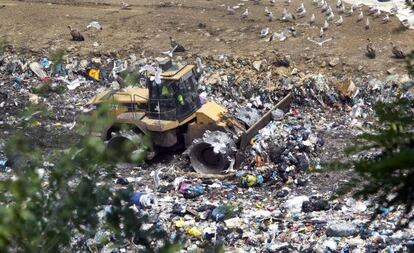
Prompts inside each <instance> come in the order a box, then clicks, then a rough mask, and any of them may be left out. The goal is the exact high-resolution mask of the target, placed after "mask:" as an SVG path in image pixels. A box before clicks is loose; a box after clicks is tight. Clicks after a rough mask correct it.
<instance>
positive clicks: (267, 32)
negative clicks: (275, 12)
mask: <svg viewBox="0 0 414 253" xmlns="http://www.w3.org/2000/svg"><path fill="white" fill-rule="evenodd" d="M268 34H269V27H266V28H263V29H262V30H261V31H260V38H264V37H266V36H267V35H268Z"/></svg>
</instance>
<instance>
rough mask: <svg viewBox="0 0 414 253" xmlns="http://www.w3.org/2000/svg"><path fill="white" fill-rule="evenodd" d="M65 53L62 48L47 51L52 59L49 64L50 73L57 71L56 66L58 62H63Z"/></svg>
mask: <svg viewBox="0 0 414 253" xmlns="http://www.w3.org/2000/svg"><path fill="white" fill-rule="evenodd" d="M65 54H66V51H65V50H64V49H56V50H54V51H51V52H50V53H49V57H50V60H51V61H52V64H51V66H50V68H51V70H52V74H55V73H56V72H57V66H58V65H59V64H63V63H64V56H65Z"/></svg>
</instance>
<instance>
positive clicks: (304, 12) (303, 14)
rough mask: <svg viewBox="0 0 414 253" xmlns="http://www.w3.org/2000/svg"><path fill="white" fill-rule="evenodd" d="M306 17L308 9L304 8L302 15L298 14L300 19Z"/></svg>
mask: <svg viewBox="0 0 414 253" xmlns="http://www.w3.org/2000/svg"><path fill="white" fill-rule="evenodd" d="M305 15H306V9H305V8H304V9H303V10H302V11H301V12H300V13H298V17H300V18H303V17H304V16H305Z"/></svg>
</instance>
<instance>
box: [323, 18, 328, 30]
mask: <svg viewBox="0 0 414 253" xmlns="http://www.w3.org/2000/svg"><path fill="white" fill-rule="evenodd" d="M328 27H329V23H328V21H326V20H325V23H323V30H328Z"/></svg>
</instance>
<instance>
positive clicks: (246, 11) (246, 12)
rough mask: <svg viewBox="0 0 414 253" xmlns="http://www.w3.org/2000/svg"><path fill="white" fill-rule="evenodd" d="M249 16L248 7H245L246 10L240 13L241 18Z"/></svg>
mask: <svg viewBox="0 0 414 253" xmlns="http://www.w3.org/2000/svg"><path fill="white" fill-rule="evenodd" d="M248 16H249V9H247V8H246V10H245V11H244V12H243V13H242V14H241V18H242V19H246V18H247V17H248Z"/></svg>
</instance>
